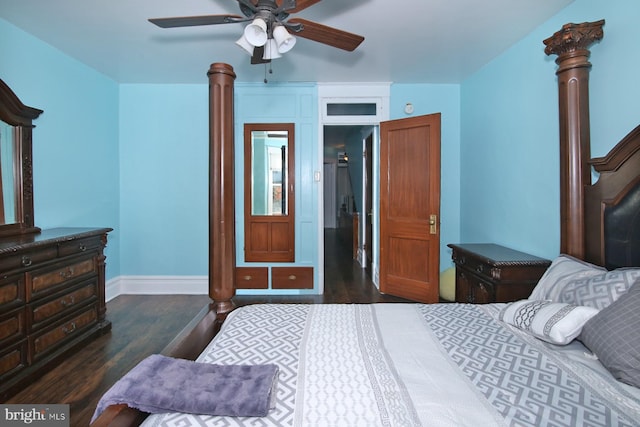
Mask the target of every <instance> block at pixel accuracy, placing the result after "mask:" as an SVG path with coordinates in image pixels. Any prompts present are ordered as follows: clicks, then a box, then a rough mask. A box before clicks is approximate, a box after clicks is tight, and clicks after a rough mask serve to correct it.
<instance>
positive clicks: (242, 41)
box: [236, 34, 254, 55]
mask: <svg viewBox="0 0 640 427" xmlns="http://www.w3.org/2000/svg"><path fill="white" fill-rule="evenodd" d="M236 44H237V45H238V46H240V47H241V48H242V50H244V51H245V52H247V53H248V54H249V55H253V48H254V46H253V45H252V44H251V43H249V40H247V38H246V37H245V36H244V34H243V35H242V37H240V38H239V39H238V40H236Z"/></svg>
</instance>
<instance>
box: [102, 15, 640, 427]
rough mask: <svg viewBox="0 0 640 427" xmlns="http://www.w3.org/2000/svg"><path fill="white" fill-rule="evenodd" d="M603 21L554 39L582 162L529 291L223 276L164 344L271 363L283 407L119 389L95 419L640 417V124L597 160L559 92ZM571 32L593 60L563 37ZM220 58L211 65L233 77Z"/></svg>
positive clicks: (619, 420)
mask: <svg viewBox="0 0 640 427" xmlns="http://www.w3.org/2000/svg"><path fill="white" fill-rule="evenodd" d="M602 24H603V22H602V21H599V22H598V23H585V24H578V25H577V26H576V25H574V24H567V26H564V27H563V29H562V30H561V31H560V32H558V33H556V34H555V35H554V37H553V40H551V39H549V40H547V41H545V44H547V49H549V50H550V52H549V51H548V52H547V53H557V54H558V61H557V62H558V64H559V65H560V67H559V68H560V69H561V70H562V72H563V73H564V72H566V73H567V74H563V75H561V72H560V71H559V72H558V80H559V87H560V122H561V126H560V128H561V135H560V139H561V150H560V152H561V157H562V161H561V164H570V165H574V166H577V167H566V168H565V167H564V166H563V167H562V169H561V180H560V181H561V182H560V185H561V198H562V202H561V210H562V212H561V228H562V231H561V233H562V236H561V252H562V253H561V254H559V256H558V257H557V258H556V259H554V260H553V262H552V264H551V266H550V267H549V269H548V270H547V271H546V272H545V275H544V276H543V277H542V278H541V280H540V282H539V283H538V285H537V286H536V288H535V289H534V291H533V293H532V294H531V296H530V297H529V299H528V300H522V301H516V302H513V303H499V304H485V305H472V304H454V303H442V304H418V303H416V304H398V303H394V304H360V305H359V304H353V305H344V304H343V305H340V304H329V305H306V304H257V305H251V306H245V307H240V308H236V309H233V304H232V296H233V292H232V291H229V289H226V288H224V285H220V283H221V282H218V281H216V280H217V279H213V280H212V281H211V283H212V285H211V287H212V291H211V296H212V300H213V302H212V303H211V304H210V305H209V306H208V307H205V308H204V309H203V311H202V312H201V313H200V315H199V316H198V317H197V318H196V319H194V320H193V322H192V324H190V325H188V327H187V328H185V331H184V332H183V333H181V334H180V335H179V336H178V337H176V339H175V340H174V342H172V343H171V344H170V345H169V347H168V348H167V349H166V350H165V351H164V352H163V354H164V355H167V356H170V357H171V358H178V359H180V358H182V359H189V360H196V361H197V362H198V363H209V364H219V365H227V366H234V365H247V364H248V365H275V366H277V369H278V376H277V384H276V385H275V388H274V390H275V391H274V393H275V397H276V399H275V402H274V406H273V408H272V409H270V410H269V411H268V413H267V414H266V416H262V417H242V416H240V417H237V416H236V417H227V416H218V415H193V414H186V413H182V412H168V413H159V414H154V415H151V416H148V417H147V414H145V413H143V412H141V411H137V410H134V409H132V408H130V407H128V406H127V405H125V404H122V403H120V404H114V405H111V406H108V407H107V408H106V410H105V411H104V412H102V414H101V415H100V417H98V418H97V419H96V420H95V422H93V423H92V425H93V426H94V427H96V426H106V425H118V426H129V425H138V424H139V423H141V422H142V423H144V424H143V425H145V426H154V427H155V426H178V425H179V426H222V425H224V426H227V425H229V426H245V425H256V426H257V425H259V426H329V425H332V426H342V425H345V426H346V425H349V426H352V425H353V426H357V425H362V426H378V425H379V426H414V425H415V426H418V425H434V426H451V425H456V426H479V425H482V426H494V425H495V426H502V425H518V426H520V425H521V426H528V425H530V426H541V425H553V426H564V425H566V426H575V425H591V426H638V425H640V350H639V349H640V126H639V127H637V128H636V129H634V130H633V131H632V132H630V133H629V135H627V137H625V138H624V139H623V140H622V141H620V143H618V144H617V145H616V146H615V147H614V148H613V149H612V150H611V151H610V153H609V154H608V155H606V156H604V157H602V158H597V159H589V156H588V140H589V138H588V129H584V127H581V126H575V123H573V124H572V122H571V121H572V120H576V118H577V120H578V121H580V120H581V119H582V118H584V117H585V115H586V117H587V118H588V106H587V107H586V108H587V110H586V111H585V105H583V104H581V102H582V101H580V99H584V97H580V96H572V95H570V94H569V95H567V99H569V100H571V99H573V100H576V101H575V103H574V104H572V102H571V101H569V102H563V93H562V91H563V82H564V81H565V79H573V80H574V81H575V80H576V79H577V80H578V81H579V80H580V79H582V80H585V79H586V78H587V77H586V75H585V74H583V73H586V72H588V67H585V66H584V63H585V62H586V61H587V58H588V49H586V47H585V45H587V46H588V43H586V42H585V40H584V37H585V34H587V36H586V37H587V38H589V37H590V38H591V40H592V41H593V40H597V39H599V37H600V38H601V37H602V34H601V29H602ZM575 34H578V35H579V36H577V37H576V38H575V39H576V41H575V43H574V47H576V48H577V49H578V50H579V51H580V52H582V55H583V56H584V58H583V61H584V62H583V63H582V64H580V59H579V58H578V60H576V55H575V52H576V50H575V49H574V50H573V51H572V50H571V49H568V48H567V45H568V44H571V38H572V37H573V36H575ZM554 40H555V41H554ZM567 40H569V41H567ZM547 42H548V43H547ZM554 46H555V47H554ZM585 51H586V54H585V53H584V52H585ZM565 60H568V61H571V63H572V64H573V65H575V66H570V67H565V66H564V65H566V64H564V63H563V61H565ZM586 63H587V64H588V62H586ZM589 65H590V64H589ZM223 70H226V71H222V72H221V73H220V74H222V75H223V76H222V77H221V76H215V78H218V77H221V78H223V79H228V78H229V76H231V73H229V72H228V70H229V69H228V68H224V67H223ZM576 73H577V74H576ZM216 84H217V83H216ZM222 84H223V85H224V84H228V81H227V83H222ZM213 86H215V84H214V85H213ZM585 86H586V85H585ZM583 90H586V88H584V89H583ZM216 93H217V95H216V97H218V98H216V99H214V100H213V101H212V103H213V104H215V103H219V102H225V101H224V100H221V99H220V98H219V96H220V95H219V94H220V93H224V91H217V92H216ZM230 96H231V97H232V93H231V94H230ZM227 102H228V101H227ZM213 104H212V106H213ZM218 107H219V106H218ZM215 110H220V111H232V108H230V107H229V105H227V106H226V107H224V108H215ZM221 120H222V119H220V120H217V121H216V123H218V125H217V126H222V127H225V126H224V125H220V121H221ZM231 127H232V126H231ZM585 132H586V134H585ZM213 138H214V139H215V138H217V137H215V136H214V137H213ZM218 139H219V140H220V141H219V143H223V141H224V140H227V139H228V138H224V137H219V138H218ZM231 139H233V138H231ZM216 143H218V142H216ZM585 150H587V151H586V154H585ZM223 151H224V150H223ZM231 163H233V162H231ZM592 168H593V169H595V170H596V171H597V172H598V174H599V178H598V180H597V181H596V182H595V183H591V182H590V179H589V178H588V177H589V175H590V173H591V169H592ZM214 169H215V168H214ZM216 173H222V172H221V171H217V172H216ZM218 181H220V180H218ZM216 185H217V184H216ZM216 191H217V190H214V192H216ZM222 192H223V193H224V191H222ZM226 206H227V207H228V203H227V204H226ZM228 214H229V212H228V211H224V210H221V211H219V212H218V213H217V214H215V213H214V215H213V216H214V217H215V218H222V217H223V216H224V215H228ZM216 215H217V216H216ZM231 217H232V218H233V216H231ZM568 219H571V221H569V220H568ZM576 223H577V224H578V225H579V226H578V227H576ZM214 225H215V224H214ZM213 232H214V233H215V232H219V230H218V231H216V230H214V231H213ZM223 234H224V233H223ZM226 250H228V248H226V247H224V246H221V247H219V248H217V249H216V248H213V249H212V250H211V252H212V253H213V254H214V255H213V256H217V257H220V256H221V254H224V252H225V251H226ZM222 256H223V255H222ZM233 261H235V260H233ZM215 263H216V269H217V270H216V271H219V270H220V269H222V271H223V272H222V273H219V272H218V273H217V274H218V275H220V274H222V275H224V274H225V273H224V270H225V267H224V265H221V261H220V259H216V260H215ZM216 284H217V285H216ZM221 286H222V289H221V288H220V287H221Z"/></svg>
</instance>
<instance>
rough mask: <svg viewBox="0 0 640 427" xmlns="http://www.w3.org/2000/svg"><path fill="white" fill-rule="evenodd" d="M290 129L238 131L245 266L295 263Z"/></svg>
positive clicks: (261, 126)
mask: <svg viewBox="0 0 640 427" xmlns="http://www.w3.org/2000/svg"><path fill="white" fill-rule="evenodd" d="M294 129H295V125H294V124H293V123H247V124H245V125H244V236H245V245H244V250H245V261H246V262H293V261H295V248H294V246H295V238H294V236H295V202H294V200H295V183H294V176H295V174H294V163H295V162H294V141H295V137H294Z"/></svg>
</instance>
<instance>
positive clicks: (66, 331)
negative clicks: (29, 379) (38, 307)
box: [30, 304, 98, 360]
mask: <svg viewBox="0 0 640 427" xmlns="http://www.w3.org/2000/svg"><path fill="white" fill-rule="evenodd" d="M97 320H98V310H97V306H96V305H95V304H93V305H91V306H89V307H87V308H86V309H85V310H83V311H81V312H80V313H78V314H76V315H75V316H73V317H72V318H70V319H68V320H65V321H63V322H60V323H58V324H57V325H56V326H54V327H53V328H52V329H49V330H47V331H44V332H42V333H40V334H37V335H35V336H34V337H33V338H30V341H31V345H32V351H31V354H32V355H33V360H37V359H39V358H40V357H42V356H43V355H45V354H46V353H48V352H50V351H53V350H54V349H55V348H56V347H57V346H59V345H62V344H63V343H65V342H68V341H71V340H72V339H73V338H74V337H75V336H77V335H78V334H80V333H81V332H82V331H83V330H85V329H86V328H87V327H89V326H91V325H94V324H95V323H97Z"/></svg>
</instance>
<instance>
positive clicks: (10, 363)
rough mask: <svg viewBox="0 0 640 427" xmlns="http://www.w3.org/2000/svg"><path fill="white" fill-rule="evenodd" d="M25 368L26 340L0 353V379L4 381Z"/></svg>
mask: <svg viewBox="0 0 640 427" xmlns="http://www.w3.org/2000/svg"><path fill="white" fill-rule="evenodd" d="M25 366H27V340H24V341H22V342H19V343H17V344H14V345H12V346H11V347H9V348H7V349H6V350H3V351H2V352H0V379H1V380H2V381H0V382H4V380H5V379H6V378H7V377H9V376H11V375H13V374H15V373H17V372H18V371H20V370H21V369H22V368H24V367H25Z"/></svg>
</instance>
